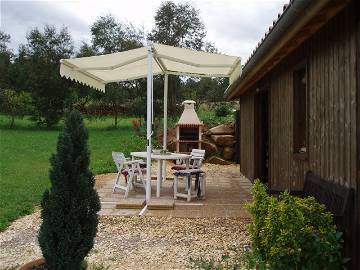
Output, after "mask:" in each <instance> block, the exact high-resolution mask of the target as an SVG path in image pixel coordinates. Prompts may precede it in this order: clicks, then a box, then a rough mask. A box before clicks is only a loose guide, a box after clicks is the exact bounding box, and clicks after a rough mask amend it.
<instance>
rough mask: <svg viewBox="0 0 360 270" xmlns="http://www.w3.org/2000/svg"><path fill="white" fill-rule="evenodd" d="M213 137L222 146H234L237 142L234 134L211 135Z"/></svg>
mask: <svg viewBox="0 0 360 270" xmlns="http://www.w3.org/2000/svg"><path fill="white" fill-rule="evenodd" d="M211 139H213V141H214V142H215V143H216V144H217V145H220V146H232V145H234V144H235V142H236V140H235V136H233V135H211Z"/></svg>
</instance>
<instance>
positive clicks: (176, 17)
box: [148, 1, 206, 115]
mask: <svg viewBox="0 0 360 270" xmlns="http://www.w3.org/2000/svg"><path fill="white" fill-rule="evenodd" d="M154 19H155V26H154V28H153V29H152V31H151V33H150V34H149V35H148V39H149V40H152V41H154V42H158V43H162V44H165V45H170V46H176V47H183V48H190V49H195V50H204V46H205V42H204V39H205V36H206V30H205V25H204V23H203V22H202V20H201V18H200V15H199V11H198V10H197V9H195V8H194V7H193V6H191V4H189V3H179V4H176V3H174V2H172V1H166V2H163V3H161V5H160V7H159V9H158V10H157V11H156V14H155V17H154ZM180 85H181V82H180V79H179V78H178V77H177V76H174V75H169V89H171V91H169V107H168V108H169V113H170V114H172V115H174V114H175V113H176V106H175V105H176V104H177V103H179V102H178V101H179V98H180V97H181V94H180V91H179V90H180ZM193 90H194V91H196V89H193Z"/></svg>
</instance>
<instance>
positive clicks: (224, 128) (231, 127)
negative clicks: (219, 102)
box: [208, 124, 235, 135]
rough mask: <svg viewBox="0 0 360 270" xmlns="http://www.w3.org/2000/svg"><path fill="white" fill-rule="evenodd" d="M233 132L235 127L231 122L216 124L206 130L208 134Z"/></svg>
mask: <svg viewBox="0 0 360 270" xmlns="http://www.w3.org/2000/svg"><path fill="white" fill-rule="evenodd" d="M234 133H235V128H234V125H233V124H229V125H225V124H222V125H218V126H216V127H213V128H211V129H209V131H208V134H210V135H224V134H234Z"/></svg>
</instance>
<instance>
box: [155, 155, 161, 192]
mask: <svg viewBox="0 0 360 270" xmlns="http://www.w3.org/2000/svg"><path fill="white" fill-rule="evenodd" d="M157 169H158V170H157V179H156V180H157V181H156V197H158V198H159V197H160V188H161V180H162V160H161V159H158V168H157Z"/></svg>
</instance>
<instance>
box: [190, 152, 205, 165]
mask: <svg viewBox="0 0 360 270" xmlns="http://www.w3.org/2000/svg"><path fill="white" fill-rule="evenodd" d="M191 159H192V165H193V168H200V167H201V165H202V162H203V160H204V159H205V150H203V149H193V150H192V151H191Z"/></svg>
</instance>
